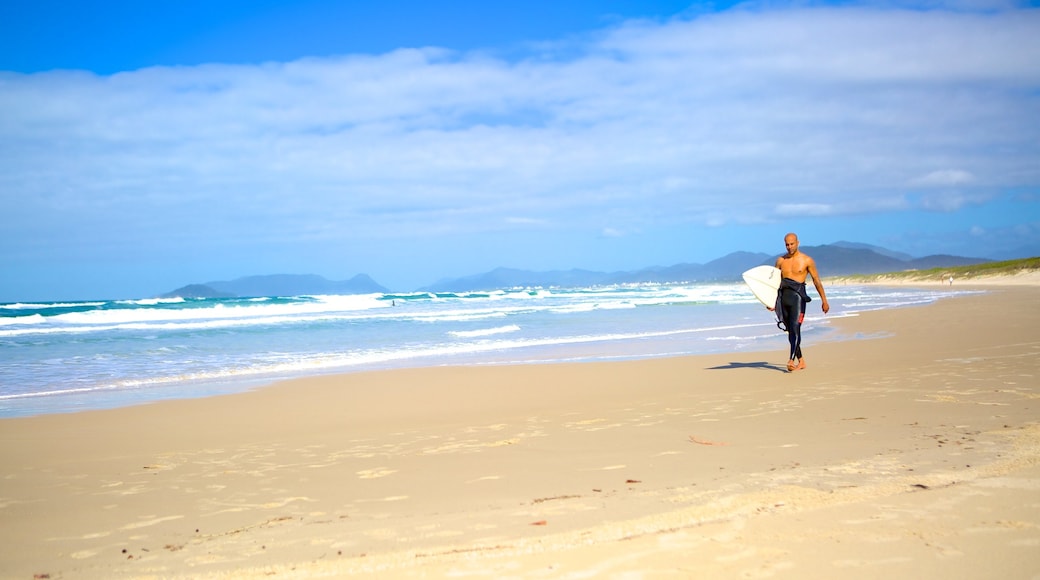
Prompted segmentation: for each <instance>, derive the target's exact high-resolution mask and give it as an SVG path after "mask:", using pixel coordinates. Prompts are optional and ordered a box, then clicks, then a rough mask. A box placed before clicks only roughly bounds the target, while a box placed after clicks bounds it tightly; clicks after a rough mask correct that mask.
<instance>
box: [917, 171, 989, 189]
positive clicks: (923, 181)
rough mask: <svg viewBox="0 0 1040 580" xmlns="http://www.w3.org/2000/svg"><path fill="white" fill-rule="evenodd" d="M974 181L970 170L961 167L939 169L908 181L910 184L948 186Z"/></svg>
mask: <svg viewBox="0 0 1040 580" xmlns="http://www.w3.org/2000/svg"><path fill="white" fill-rule="evenodd" d="M973 181H975V176H974V175H972V174H971V172H968V171H964V170H961V169H940V170H938V171H932V172H931V173H929V174H927V175H924V176H921V177H918V178H917V179H913V180H911V181H910V183H911V185H925V186H936V185H938V186H949V185H966V184H969V183H971V182H973Z"/></svg>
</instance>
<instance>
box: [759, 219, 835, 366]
mask: <svg viewBox="0 0 1040 580" xmlns="http://www.w3.org/2000/svg"><path fill="white" fill-rule="evenodd" d="M784 245H785V246H787V254H785V255H783V256H780V257H779V258H777V259H776V267H777V268H779V269H780V275H781V277H782V278H783V279H782V280H781V281H780V292H779V294H778V295H777V298H776V309H777V310H779V314H780V320H782V321H783V323H784V326H785V327H787V338H788V340H789V341H790V342H791V356H790V357H788V361H787V371H788V372H794V371H797V370H801V369H804V368H805V357H804V356H802V321H803V320H804V319H805V305H806V303H807V302H809V301H810V300H811V298H809V295H808V294H807V293H806V292H805V279H806V278H807V277H809V276H812V280H813V285H814V286H816V292H817V293H819V295H820V298H821V299H822V300H823V312H824V314H826V313H827V312H828V311H830V309H831V305H830V304H828V303H827V295H826V294H825V293H824V291H823V283H822V282H821V281H820V274H819V272H817V271H816V262H815V261H813V259H812V258H810V257H809V256H807V255H805V254H803V253H801V252H799V251H798V236H796V235H794V234H787V235H786V236H784ZM770 310H774V309H773V308H770Z"/></svg>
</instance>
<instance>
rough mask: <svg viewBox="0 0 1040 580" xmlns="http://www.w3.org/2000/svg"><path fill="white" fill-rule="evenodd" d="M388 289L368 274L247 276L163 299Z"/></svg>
mask: <svg viewBox="0 0 1040 580" xmlns="http://www.w3.org/2000/svg"><path fill="white" fill-rule="evenodd" d="M386 292H389V290H388V289H387V288H385V287H383V286H380V285H379V284H377V283H376V282H375V280H373V279H372V278H370V277H369V276H368V275H367V274H358V275H357V276H354V277H353V278H351V279H349V280H341V281H335V280H328V279H326V278H323V277H321V276H316V275H313V274H303V275H297V274H272V275H268V276H247V277H245V278H238V279H235V280H230V281H219V282H207V283H205V284H189V285H188V286H184V287H182V288H178V289H177V290H174V291H172V292H168V293H166V294H164V295H163V296H164V297H172V296H180V297H182V298H224V297H249V296H300V295H308V294H373V293H386Z"/></svg>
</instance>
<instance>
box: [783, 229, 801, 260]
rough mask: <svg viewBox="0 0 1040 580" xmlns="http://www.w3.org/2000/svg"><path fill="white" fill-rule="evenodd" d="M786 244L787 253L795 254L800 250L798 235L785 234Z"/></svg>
mask: <svg viewBox="0 0 1040 580" xmlns="http://www.w3.org/2000/svg"><path fill="white" fill-rule="evenodd" d="M784 246H786V247H787V255H789V256H793V255H795V253H797V252H798V236H796V235H794V234H787V235H786V236H784Z"/></svg>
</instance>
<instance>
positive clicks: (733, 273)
mask: <svg viewBox="0 0 1040 580" xmlns="http://www.w3.org/2000/svg"><path fill="white" fill-rule="evenodd" d="M802 251H804V252H805V253H806V254H808V255H810V256H812V257H813V259H814V260H815V261H816V266H817V268H818V269H819V272H820V275H821V277H823V279H824V280H826V279H827V278H828V277H831V276H847V275H853V274H880V273H885V272H898V271H904V270H927V269H931V268H949V267H954V266H968V265H972V264H981V263H985V262H991V261H992V260H988V259H985V258H969V257H963V256H949V255H943V254H940V255H933V256H925V257H922V258H914V257H911V256H909V255H907V254H902V253H899V252H894V251H892V250H888V249H886V248H881V247H878V246H871V245H868V244H859V243H854V242H836V243H834V244H827V245H821V246H804V247H803V248H802ZM775 260H776V255H771V254H763V253H754V252H733V253H731V254H727V255H725V256H723V257H721V258H718V259H716V260H712V261H710V262H707V263H705V264H695V263H683V264H675V265H672V266H655V267H648V268H643V269H640V270H635V271H622V272H596V271H591V270H581V269H572V270H553V271H547V272H539V271H531V270H517V269H513V268H496V269H494V270H492V271H490V272H485V273H483V274H475V275H472V276H466V277H463V278H451V279H443V280H440V281H438V282H435V283H434V284H431V285H429V286H425V287H422V288H418V289H417V290H418V291H422V292H469V291H476V290H495V289H502V288H516V287H552V286H557V287H559V286H571V287H573V286H603V285H611V284H634V283H640V282H661V283H663V282H735V281H738V280H740V274H741V273H742V272H744V271H745V270H747V269H749V268H753V267H755V266H760V265H763V264H766V265H772V264H773V262H774V261H775ZM389 291H390V290H389V289H387V288H386V287H384V286H381V285H380V284H378V283H377V282H376V281H375V280H373V279H372V278H370V277H369V276H368V275H366V274H358V275H356V276H354V277H353V278H351V279H349V280H342V281H333V280H328V279H326V278H323V277H321V276H317V275H292V274H276V275H269V276H248V277H245V278H238V279H236V280H231V281H219V282H207V283H205V284H189V285H187V286H183V287H181V288H178V289H177V290H174V291H172V292H168V293H166V294H164V295H163V296H164V297H173V296H180V297H185V298H188V297H191V298H219V297H234V296H243V297H244V296H299V295H308V294H370V293H387V292H389Z"/></svg>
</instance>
